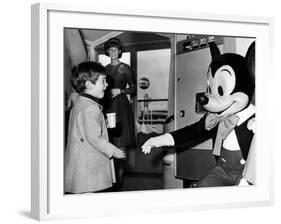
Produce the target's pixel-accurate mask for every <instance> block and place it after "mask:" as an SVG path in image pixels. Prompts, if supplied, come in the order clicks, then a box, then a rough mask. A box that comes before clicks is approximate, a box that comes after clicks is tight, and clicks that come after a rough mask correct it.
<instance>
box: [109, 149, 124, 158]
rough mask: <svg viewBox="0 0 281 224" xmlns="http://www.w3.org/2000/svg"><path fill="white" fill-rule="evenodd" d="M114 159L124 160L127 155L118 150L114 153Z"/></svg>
mask: <svg viewBox="0 0 281 224" xmlns="http://www.w3.org/2000/svg"><path fill="white" fill-rule="evenodd" d="M112 156H113V157H114V158H116V159H124V158H126V154H125V152H124V151H122V150H121V149H116V150H115V151H114V152H113V155H112Z"/></svg>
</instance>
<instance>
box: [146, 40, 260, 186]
mask: <svg viewBox="0 0 281 224" xmlns="http://www.w3.org/2000/svg"><path fill="white" fill-rule="evenodd" d="M209 48H210V51H211V56H212V62H211V64H210V66H209V69H208V73H207V92H206V93H202V94H199V97H198V101H199V103H200V104H201V105H202V106H203V108H204V109H205V110H206V113H205V115H204V116H203V117H202V118H201V119H200V120H199V121H198V122H196V123H194V124H191V125H188V126H186V127H184V128H182V129H179V130H176V131H173V132H171V133H166V134H163V135H160V136H157V137H154V138H150V139H149V140H147V141H146V142H145V143H144V145H143V146H142V151H143V152H144V153H145V154H147V153H149V152H150V151H151V148H153V147H160V146H179V145H181V144H184V143H187V142H189V141H191V140H195V139H199V138H200V140H206V139H208V138H212V139H213V154H214V155H215V156H216V157H217V158H218V159H217V165H216V166H215V167H214V168H212V169H211V170H210V171H209V172H208V173H207V174H206V175H205V176H204V177H203V178H202V179H201V180H199V182H198V187H213V186H233V185H238V184H239V182H240V180H241V178H242V173H243V169H244V166H245V163H246V160H247V157H248V153H249V148H250V145H251V141H252V138H253V132H252V130H249V129H248V121H249V120H251V119H252V118H254V117H255V107H254V105H252V104H251V103H250V101H251V97H252V95H253V92H254V82H253V80H252V79H251V77H250V73H249V69H248V67H247V58H245V57H243V56H241V55H238V54H233V53H226V54H221V53H220V51H219V49H218V47H217V45H216V44H215V43H214V42H211V43H209Z"/></svg>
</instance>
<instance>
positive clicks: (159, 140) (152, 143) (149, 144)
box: [141, 133, 175, 154]
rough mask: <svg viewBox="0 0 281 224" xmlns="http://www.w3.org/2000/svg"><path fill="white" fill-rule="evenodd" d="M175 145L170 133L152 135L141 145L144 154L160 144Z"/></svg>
mask: <svg viewBox="0 0 281 224" xmlns="http://www.w3.org/2000/svg"><path fill="white" fill-rule="evenodd" d="M173 145H175V142H174V139H173V137H172V135H170V134H169V133H166V134H164V135H160V136H157V137H153V138H150V139H148V140H147V141H146V142H145V143H144V144H143V145H142V147H141V148H142V152H143V153H144V154H148V153H150V151H151V148H153V147H160V146H173Z"/></svg>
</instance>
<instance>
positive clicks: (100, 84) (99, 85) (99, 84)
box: [89, 75, 108, 99]
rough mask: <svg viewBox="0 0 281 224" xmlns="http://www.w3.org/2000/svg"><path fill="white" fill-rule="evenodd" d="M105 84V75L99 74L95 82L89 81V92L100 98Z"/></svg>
mask: <svg viewBox="0 0 281 224" xmlns="http://www.w3.org/2000/svg"><path fill="white" fill-rule="evenodd" d="M107 86H108V84H107V82H106V76H105V75H100V76H99V77H98V79H97V81H96V83H95V84H94V83H91V87H90V89H89V90H90V92H91V95H93V96H94V97H97V98H99V99H101V98H103V96H104V91H105V90H106V87H107Z"/></svg>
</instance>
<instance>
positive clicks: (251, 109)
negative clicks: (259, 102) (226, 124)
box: [236, 104, 256, 126]
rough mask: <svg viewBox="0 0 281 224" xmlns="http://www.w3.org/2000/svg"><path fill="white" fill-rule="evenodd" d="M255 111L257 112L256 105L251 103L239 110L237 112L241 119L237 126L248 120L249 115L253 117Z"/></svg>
mask: <svg viewBox="0 0 281 224" xmlns="http://www.w3.org/2000/svg"><path fill="white" fill-rule="evenodd" d="M255 113H256V109H255V106H254V105H253V104H250V105H249V106H248V107H247V108H246V109H244V110H242V111H240V112H238V113H237V114H236V115H237V116H238V117H239V121H238V123H237V126H239V125H240V124H242V123H243V122H244V121H246V120H247V119H248V118H249V117H251V116H252V115H253V114H255Z"/></svg>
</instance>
